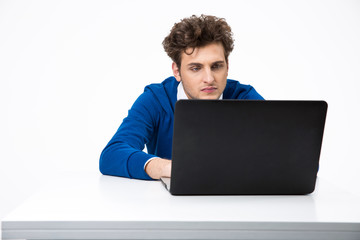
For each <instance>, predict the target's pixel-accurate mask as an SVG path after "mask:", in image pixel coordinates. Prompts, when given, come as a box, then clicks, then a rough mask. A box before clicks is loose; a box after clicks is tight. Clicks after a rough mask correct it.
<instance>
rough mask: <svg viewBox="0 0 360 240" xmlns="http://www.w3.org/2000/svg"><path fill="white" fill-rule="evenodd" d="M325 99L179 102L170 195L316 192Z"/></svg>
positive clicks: (168, 187)
mask: <svg viewBox="0 0 360 240" xmlns="http://www.w3.org/2000/svg"><path fill="white" fill-rule="evenodd" d="M326 112H327V103H326V102H325V101H261V100H259V101H257V100H180V101H178V102H176V106H175V115H174V134H173V145H172V169H171V179H169V178H162V179H161V180H162V182H163V183H164V185H165V186H166V188H167V189H168V190H169V191H170V193H171V194H173V195H235V194H246V195H268V194H272V195H279V194H282V195H288V194H309V193H311V192H313V191H314V188H315V182H316V176H317V172H318V168H319V157H320V150H321V143H322V137H323V131H324V124H325V118H326Z"/></svg>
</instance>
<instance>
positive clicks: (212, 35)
mask: <svg viewBox="0 0 360 240" xmlns="http://www.w3.org/2000/svg"><path fill="white" fill-rule="evenodd" d="M214 42H221V43H222V45H223V47H224V54H225V60H226V62H228V57H229V54H230V53H231V51H232V50H233V48H234V39H233V37H232V32H231V28H230V26H229V25H228V24H227V22H226V21H225V19H224V18H218V17H215V16H210V15H203V14H202V15H201V16H200V17H197V16H196V15H192V16H191V17H189V18H184V19H182V20H181V21H180V22H178V23H175V24H174V26H173V28H172V29H171V31H170V34H169V35H168V36H167V37H166V38H165V39H164V41H163V42H162V44H163V46H164V49H165V52H166V53H167V54H168V56H169V57H170V58H171V59H172V60H173V61H174V62H175V63H176V65H177V66H178V68H179V69H180V65H181V53H183V52H184V53H185V54H188V55H191V54H192V53H193V52H194V50H195V48H198V47H203V46H206V45H208V44H210V43H214ZM188 48H192V51H191V52H190V53H188V51H186V50H187V49H188Z"/></svg>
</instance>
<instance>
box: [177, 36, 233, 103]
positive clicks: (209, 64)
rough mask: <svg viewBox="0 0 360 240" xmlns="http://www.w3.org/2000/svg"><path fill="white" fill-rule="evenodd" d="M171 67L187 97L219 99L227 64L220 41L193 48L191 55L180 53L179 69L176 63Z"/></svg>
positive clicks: (224, 83) (226, 72) (225, 76)
mask: <svg viewBox="0 0 360 240" xmlns="http://www.w3.org/2000/svg"><path fill="white" fill-rule="evenodd" d="M188 51H189V52H191V51H192V49H189V50H188ZM172 68H173V73H174V76H175V78H176V80H177V81H179V82H180V81H182V84H183V86H184V91H185V94H186V95H187V97H188V98H189V99H219V97H220V96H221V94H222V93H223V91H224V89H225V86H226V79H227V76H228V64H227V63H226V61H225V55H224V47H223V46H222V44H221V43H211V44H209V45H206V46H204V47H200V48H195V50H194V52H193V53H192V54H191V55H188V54H185V53H182V55H181V67H180V69H179V68H178V67H177V65H176V63H173V65H172Z"/></svg>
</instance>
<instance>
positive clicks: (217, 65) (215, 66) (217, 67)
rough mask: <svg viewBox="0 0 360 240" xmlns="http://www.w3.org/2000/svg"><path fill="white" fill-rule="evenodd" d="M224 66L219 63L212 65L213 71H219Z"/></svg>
mask: <svg viewBox="0 0 360 240" xmlns="http://www.w3.org/2000/svg"><path fill="white" fill-rule="evenodd" d="M223 66H224V65H223V64H219V63H217V64H214V65H212V67H211V69H213V70H218V69H220V68H222V67H223Z"/></svg>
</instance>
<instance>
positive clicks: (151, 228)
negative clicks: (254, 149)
mask: <svg viewBox="0 0 360 240" xmlns="http://www.w3.org/2000/svg"><path fill="white" fill-rule="evenodd" d="M2 231H3V236H2V237H3V239H326V240H329V239H336V240H338V239H342V240H344V239H360V198H359V197H357V196H355V195H351V194H349V193H346V192H344V191H342V190H339V189H336V188H333V187H332V186H329V185H328V184H327V183H326V182H321V181H318V186H317V189H316V191H315V192H314V193H313V194H311V195H307V196H172V195H170V194H169V193H168V192H167V191H166V190H165V188H164V187H163V186H162V184H161V183H160V182H158V181H141V180H134V179H132V180H131V179H125V178H119V177H110V176H102V175H100V173H99V174H95V173H94V174H89V173H87V174H64V175H63V176H62V178H59V179H58V181H54V183H49V184H48V187H47V188H45V189H43V190H41V191H39V193H37V194H35V195H34V196H33V197H31V198H30V199H28V200H26V201H25V202H24V203H23V204H22V205H21V206H19V207H18V208H17V209H16V210H15V211H13V212H12V213H11V214H10V215H8V216H7V217H6V218H4V219H3V222H2Z"/></svg>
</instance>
